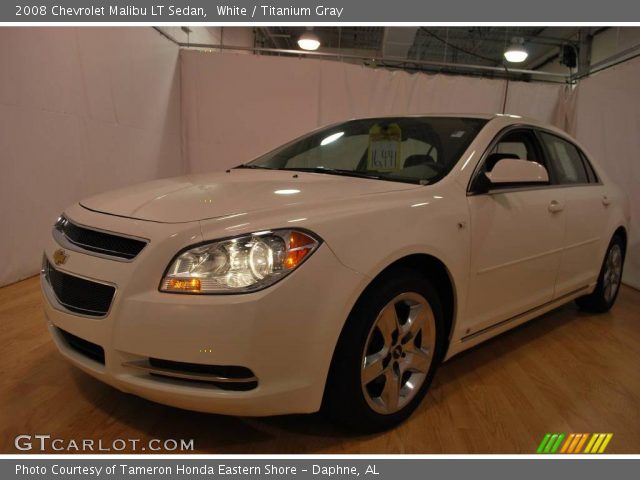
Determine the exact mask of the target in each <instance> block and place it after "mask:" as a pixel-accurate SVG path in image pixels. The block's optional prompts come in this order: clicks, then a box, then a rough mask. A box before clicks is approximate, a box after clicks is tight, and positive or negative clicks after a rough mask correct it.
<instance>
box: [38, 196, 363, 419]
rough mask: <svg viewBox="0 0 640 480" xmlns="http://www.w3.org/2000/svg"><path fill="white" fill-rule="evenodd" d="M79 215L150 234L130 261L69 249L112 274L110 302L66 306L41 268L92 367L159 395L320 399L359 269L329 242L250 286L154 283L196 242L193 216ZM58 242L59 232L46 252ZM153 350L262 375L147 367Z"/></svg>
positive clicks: (255, 405) (241, 400)
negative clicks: (180, 290)
mask: <svg viewBox="0 0 640 480" xmlns="http://www.w3.org/2000/svg"><path fill="white" fill-rule="evenodd" d="M67 214H68V215H69V216H70V218H71V219H72V220H73V221H75V222H78V223H81V224H84V225H87V226H92V227H99V228H102V229H104V230H109V231H115V232H121V233H128V234H131V235H139V236H143V237H145V238H148V239H150V242H149V245H148V246H147V247H145V249H144V250H143V251H142V253H141V254H140V255H139V256H138V257H137V258H136V259H135V260H133V261H131V262H119V261H114V260H110V259H107V258H100V257H97V256H94V255H90V254H88V253H81V252H77V251H73V252H67V253H68V254H69V257H68V259H67V262H66V263H65V264H64V265H60V266H58V267H55V268H56V269H58V270H59V271H62V272H65V273H68V274H71V275H76V276H80V277H83V278H86V279H95V280H96V281H100V282H108V283H110V284H113V285H115V287H116V294H115V297H114V299H113V302H112V304H111V308H110V310H109V312H108V314H107V315H106V316H104V317H101V318H91V317H89V316H83V315H78V314H74V313H72V312H69V311H67V310H66V309H65V308H64V307H63V306H62V305H61V304H59V303H58V302H57V300H56V297H55V294H53V292H52V290H51V288H50V286H49V284H48V282H47V279H46V278H45V277H44V276H42V277H41V280H42V291H43V294H44V297H45V302H44V305H45V307H44V308H45V313H46V317H47V320H48V323H49V329H50V331H51V334H52V337H53V339H54V341H55V343H56V345H57V347H58V349H59V350H60V352H61V353H62V354H63V355H64V356H65V357H66V358H67V359H68V360H69V361H71V362H72V363H73V364H74V365H76V366H78V367H79V368H81V369H82V370H84V371H85V372H87V373H89V374H90V375H92V376H94V377H96V378H98V379H99V380H101V381H103V382H105V383H107V384H109V385H112V386H114V387H116V388H118V389H120V390H122V391H124V392H128V393H133V394H136V395H139V396H141V397H144V398H147V399H149V400H153V401H156V402H159V403H163V404H167V405H172V406H175V407H180V408H185V409H189V410H197V411H203V412H212V413H222V414H229V415H247V416H260V415H277V414H286V413H308V412H314V411H317V410H318V409H319V407H320V404H321V402H322V395H323V392H324V385H325V381H326V377H327V372H328V369H329V364H330V362H331V357H332V355H333V350H334V347H335V345H336V342H337V338H338V336H339V334H340V331H341V329H342V326H343V323H344V320H345V319H346V318H347V316H348V313H349V311H350V309H351V306H352V305H353V303H354V302H355V300H356V297H357V295H358V291H359V288H361V285H362V283H363V280H364V279H363V277H362V276H361V275H360V274H358V273H356V272H354V271H353V270H350V269H348V268H346V267H345V266H344V265H342V264H341V263H340V262H339V261H338V260H337V258H336V257H335V255H334V254H333V253H332V252H331V250H330V249H329V247H328V246H327V245H324V244H323V245H321V246H320V248H319V249H318V250H317V251H316V252H315V253H314V254H313V255H312V256H311V257H310V258H309V259H308V261H306V262H305V264H304V265H302V266H301V267H300V268H299V269H298V270H296V271H295V272H293V273H292V274H291V275H289V276H288V277H287V278H285V279H283V280H282V281H280V282H278V283H277V284H275V285H273V286H271V287H269V288H267V289H265V290H262V291H259V292H254V293H250V294H240V295H202V296H199V295H184V294H169V293H162V292H159V291H158V284H159V281H160V277H161V276H162V273H163V271H164V269H165V268H166V266H167V264H168V262H169V261H170V260H171V258H172V257H173V255H174V254H175V252H177V251H178V250H180V249H181V248H183V247H185V246H187V245H189V244H193V243H197V242H198V241H200V240H201V238H198V235H199V231H200V228H199V225H198V224H197V222H194V224H193V225H191V224H187V225H185V224H183V225H181V226H180V228H179V231H178V230H177V229H176V226H175V225H166V224H154V223H153V222H142V221H135V220H131V219H124V218H119V217H114V216H109V215H104V214H99V213H96V212H91V211H89V210H86V209H83V208H82V207H79V206H77V207H73V208H72V209H70V210H68V211H67ZM59 248H60V245H59V244H58V243H57V242H56V241H55V240H54V239H53V238H51V239H50V240H49V242H48V245H47V247H46V248H45V256H46V258H47V259H48V260H49V261H50V262H52V263H53V260H52V259H53V255H54V252H55V251H56V250H58V249H59ZM62 332H67V333H69V334H71V335H73V336H75V337H78V338H80V339H83V340H85V341H88V342H91V343H93V344H95V345H97V346H99V347H101V348H102V349H103V350H104V363H101V362H99V361H96V360H94V359H92V358H90V356H87V355H85V354H83V353H82V352H81V351H79V350H78V349H77V348H73V346H72V345H70V344H69V342H68V341H66V339H65V337H64V334H63V333H62ZM150 358H155V359H162V360H166V361H172V362H183V363H188V364H203V365H216V366H229V365H232V366H240V367H244V368H246V369H250V370H251V372H252V373H253V374H254V375H255V377H256V380H257V385H255V386H254V388H251V389H248V390H245V391H235V390H228V389H224V388H219V387H217V386H215V385H212V384H210V383H206V382H194V381H191V380H188V379H176V378H166V377H161V376H157V375H150V374H149V372H148V371H145V370H141V369H139V368H134V367H133V366H132V365H133V364H141V363H142V364H144V363H146V362H147V361H148V359H150Z"/></svg>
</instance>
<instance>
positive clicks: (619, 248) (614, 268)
mask: <svg viewBox="0 0 640 480" xmlns="http://www.w3.org/2000/svg"><path fill="white" fill-rule="evenodd" d="M624 257H625V242H624V239H623V238H622V236H621V235H614V237H613V238H612V239H611V242H610V243H609V247H608V248H607V253H606V255H605V256H604V261H603V262H602V268H601V269H600V275H598V283H597V284H596V288H595V290H594V291H593V293H591V294H589V295H585V296H584V297H580V298H578V299H576V303H577V304H578V306H579V307H580V308H581V309H582V310H586V311H588V312H594V313H604V312H608V311H609V310H610V309H611V307H612V306H613V304H614V303H615V301H616V298H617V297H618V292H619V291H620V282H621V280H622V269H623V267H624Z"/></svg>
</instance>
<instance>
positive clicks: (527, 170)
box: [485, 158, 549, 187]
mask: <svg viewBox="0 0 640 480" xmlns="http://www.w3.org/2000/svg"><path fill="white" fill-rule="evenodd" d="M485 176H486V177H487V179H488V180H489V182H490V185H491V186H497V187H498V186H503V187H506V186H518V185H523V184H525V185H531V184H546V183H549V174H548V173H547V169H546V168H544V167H543V166H542V165H540V164H539V163H537V162H532V161H529V160H519V159H515V158H503V159H502V160H499V161H498V163H496V165H495V166H494V167H493V169H492V170H491V171H490V172H486V173H485Z"/></svg>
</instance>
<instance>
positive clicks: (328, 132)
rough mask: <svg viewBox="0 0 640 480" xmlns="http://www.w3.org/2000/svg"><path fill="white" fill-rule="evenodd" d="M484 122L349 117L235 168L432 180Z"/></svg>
mask: <svg viewBox="0 0 640 480" xmlns="http://www.w3.org/2000/svg"><path fill="white" fill-rule="evenodd" d="M486 122H487V121H486V120H484V119H478V118H454V117H423V118H417V117H416V118H407V117H398V118H370V119H364V120H351V121H348V122H345V123H341V124H339V125H333V126H331V127H328V128H325V129H322V130H319V131H316V132H313V133H311V134H308V135H305V136H304V137H301V138H298V139H297V140H294V141H293V142H290V143H288V144H286V145H284V146H282V147H280V148H277V149H276V150H274V151H272V152H270V153H267V154H266V155H263V156H262V157H259V158H257V159H256V160H254V161H252V162H251V163H248V164H246V165H241V166H240V167H239V168H267V169H276V170H297V171H311V172H319V173H327V174H333V175H349V176H358V177H367V178H376V179H380V180H395V181H404V182H411V183H434V182H436V181H438V180H440V179H441V178H443V177H444V176H445V175H447V174H448V173H449V172H450V171H451V169H452V168H453V166H454V165H455V164H456V162H457V161H458V160H459V159H460V156H461V155H462V154H463V153H464V151H465V150H466V149H467V147H468V146H469V144H470V143H471V141H472V140H473V138H474V137H475V136H476V135H477V134H478V132H479V131H480V129H482V127H483V126H484V124H485V123H486Z"/></svg>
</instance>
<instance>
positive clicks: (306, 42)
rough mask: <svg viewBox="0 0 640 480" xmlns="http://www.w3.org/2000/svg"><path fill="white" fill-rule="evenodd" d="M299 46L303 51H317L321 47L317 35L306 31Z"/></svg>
mask: <svg viewBox="0 0 640 480" xmlns="http://www.w3.org/2000/svg"><path fill="white" fill-rule="evenodd" d="M298 46H299V47H300V48H301V49H303V50H317V49H318V47H319V46H320V39H319V38H318V36H317V35H316V34H315V33H313V32H311V31H306V32H304V33H303V34H302V35H300V38H299V39H298Z"/></svg>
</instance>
